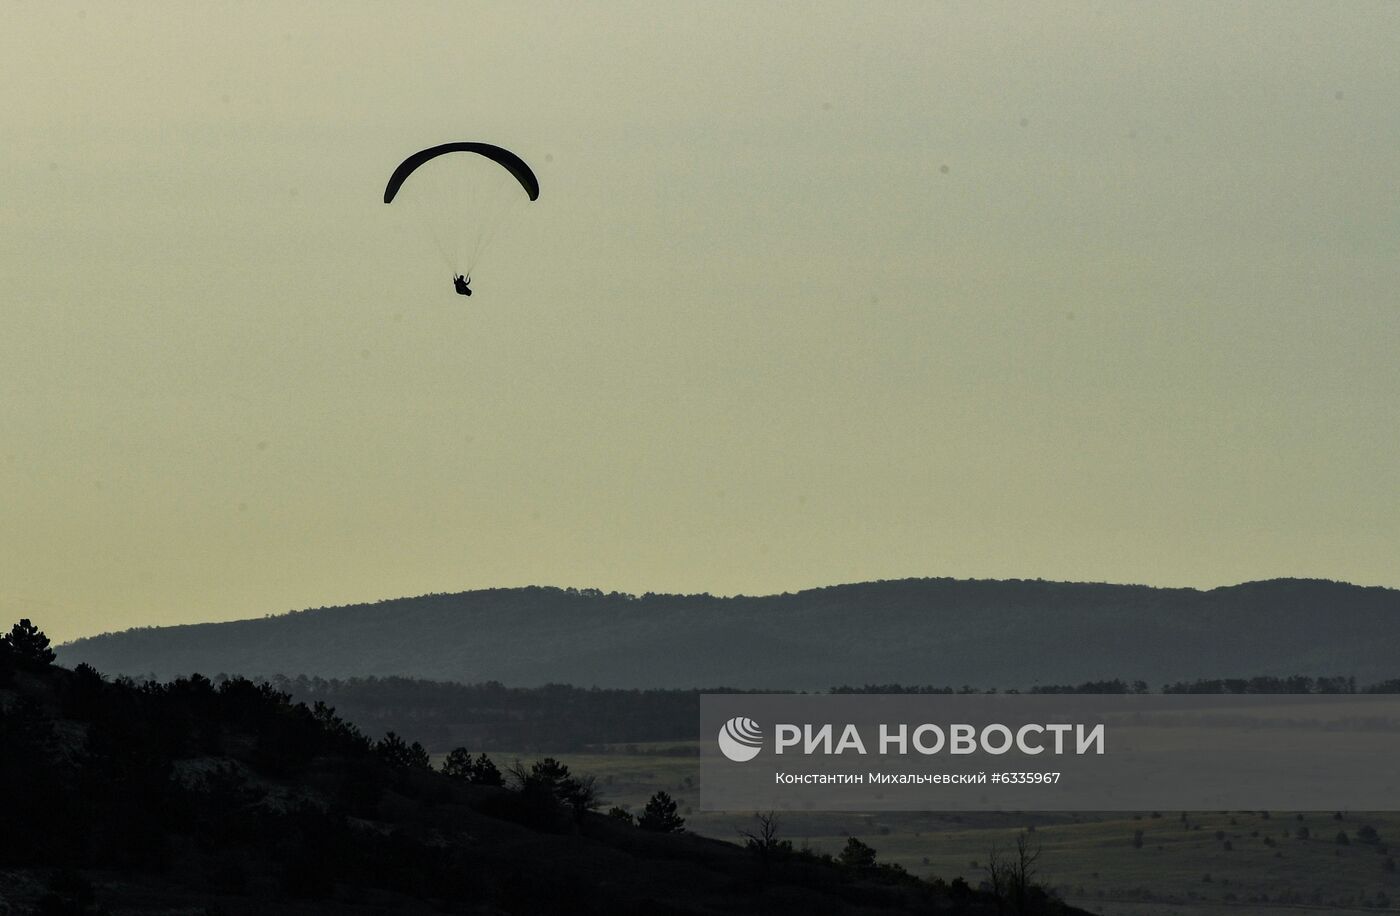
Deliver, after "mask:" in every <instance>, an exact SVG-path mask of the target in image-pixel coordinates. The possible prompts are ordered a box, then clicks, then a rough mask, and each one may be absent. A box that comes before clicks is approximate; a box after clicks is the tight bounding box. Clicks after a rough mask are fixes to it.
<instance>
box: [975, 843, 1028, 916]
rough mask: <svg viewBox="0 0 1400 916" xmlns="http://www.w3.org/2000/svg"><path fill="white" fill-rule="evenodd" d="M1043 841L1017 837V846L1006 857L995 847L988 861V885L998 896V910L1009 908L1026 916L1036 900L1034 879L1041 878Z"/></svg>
mask: <svg viewBox="0 0 1400 916" xmlns="http://www.w3.org/2000/svg"><path fill="white" fill-rule="evenodd" d="M1039 862H1040V841H1039V840H1038V839H1036V840H1033V839H1032V838H1031V837H1030V835H1029V834H1027V833H1025V832H1022V833H1018V834H1016V845H1015V846H1014V847H1013V848H1012V849H1010V850H1008V851H1007V852H1006V853H1003V852H1002V850H1001V849H1000V848H998V847H997V845H996V844H995V843H993V844H992V851H991V854H990V855H989V856H988V857H987V884H988V885H990V889H991V892H992V893H993V894H995V895H996V898H997V908H998V910H999V911H1004V910H1005V908H1006V907H1007V906H1008V905H1009V906H1010V908H1011V912H1013V913H1015V914H1017V916H1027V914H1028V913H1029V912H1030V909H1031V901H1032V899H1033V896H1034V895H1033V894H1032V890H1033V889H1034V888H1035V879H1036V878H1037V877H1038V876H1039V874H1040V866H1039V864H1038V863H1039Z"/></svg>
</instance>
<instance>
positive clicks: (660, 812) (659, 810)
mask: <svg viewBox="0 0 1400 916" xmlns="http://www.w3.org/2000/svg"><path fill="white" fill-rule="evenodd" d="M637 826H638V827H641V828H642V829H643V830H654V831H656V832H657V833H680V832H681V830H682V829H684V827H685V818H683V817H681V816H680V815H678V814H676V802H675V799H673V798H671V796H670V795H668V794H666V793H665V792H657V793H656V794H655V795H653V796H652V797H651V800H650V801H648V802H647V806H646V808H645V809H644V810H643V811H642V816H641V817H639V818H637Z"/></svg>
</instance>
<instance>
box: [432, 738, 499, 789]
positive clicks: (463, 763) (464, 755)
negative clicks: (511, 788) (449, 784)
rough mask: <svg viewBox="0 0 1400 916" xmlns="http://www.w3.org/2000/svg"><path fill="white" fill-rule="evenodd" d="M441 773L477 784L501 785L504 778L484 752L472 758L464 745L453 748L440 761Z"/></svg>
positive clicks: (450, 777)
mask: <svg viewBox="0 0 1400 916" xmlns="http://www.w3.org/2000/svg"><path fill="white" fill-rule="evenodd" d="M442 775H444V776H446V777H448V778H449V779H460V780H461V781H462V782H469V783H472V784H473V785H478V786H503V785H505V779H504V778H502V776H501V771H500V770H498V769H497V768H496V765H495V764H494V763H492V762H491V758H490V757H487V756H486V755H485V754H482V755H480V756H479V757H477V758H476V760H472V755H471V752H470V751H468V750H467V749H466V748H464V747H458V748H453V749H452V752H451V753H450V754H448V755H447V759H446V760H444V761H443V762H442Z"/></svg>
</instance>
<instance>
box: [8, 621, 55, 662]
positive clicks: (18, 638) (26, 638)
mask: <svg viewBox="0 0 1400 916" xmlns="http://www.w3.org/2000/svg"><path fill="white" fill-rule="evenodd" d="M0 642H3V643H4V644H5V646H6V647H7V649H8V652H6V653H5V654H7V655H8V656H9V657H10V659H11V661H12V662H13V664H15V665H16V666H18V667H23V668H47V667H48V666H49V665H51V664H53V660H54V653H53V650H52V649H50V648H49V638H48V637H47V636H45V635H44V631H43V630H40V629H39V628H38V627H36V626H35V625H34V624H32V623H30V622H29V618H28V617H25V618H23V619H21V620H20V622H19V623H17V624H15V625H14V626H13V627H11V628H10V632H9V633H7V634H5V636H3V637H0Z"/></svg>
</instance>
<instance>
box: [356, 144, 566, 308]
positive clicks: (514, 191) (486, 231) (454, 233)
mask: <svg viewBox="0 0 1400 916" xmlns="http://www.w3.org/2000/svg"><path fill="white" fill-rule="evenodd" d="M449 153H465V154H467V155H448V154H449ZM410 178H411V179H412V180H411V181H410V180H409V179H410ZM522 191H524V193H523V194H522V193H521V192H522ZM401 192H402V193H401ZM539 196H540V182H539V179H537V178H536V177H535V173H534V172H533V171H532V170H531V169H530V166H528V165H527V164H526V163H525V160H524V159H521V158H520V157H519V156H517V155H516V154H515V153H513V152H511V151H510V150H508V149H505V148H503V147H500V146H496V145H495V144H492V143H479V142H476V141H462V142H457V143H443V144H440V145H438V146H431V147H428V148H427V149H424V150H419V151H418V152H416V153H414V154H413V155H411V156H409V157H408V158H407V159H405V160H404V161H403V162H401V163H399V166H398V168H396V169H394V173H393V175H391V176H390V177H389V183H388V185H386V186H385V188H384V202H385V203H386V204H387V203H391V202H393V201H394V200H395V199H397V200H398V201H399V203H397V204H396V205H395V210H397V211H401V212H402V213H403V215H404V216H405V217H406V218H407V221H408V222H409V223H410V224H412V226H413V228H414V230H415V234H417V232H418V231H419V230H420V229H421V230H422V231H423V232H424V234H425V235H426V239H425V240H429V241H431V242H432V246H433V247H434V248H436V249H437V251H438V254H439V255H441V257H442V260H443V263H444V264H445V265H446V266H448V267H450V268H451V269H452V272H453V277H454V283H453V285H454V287H455V288H456V290H457V292H458V293H461V294H462V295H464V296H470V295H471V289H470V288H469V287H466V283H465V282H463V280H466V278H469V277H470V276H471V274H472V271H473V270H474V269H475V268H476V266H477V260H478V259H479V258H480V257H481V255H482V253H483V252H484V251H485V250H486V248H487V246H488V245H489V244H490V243H491V241H492V239H493V238H495V236H496V234H497V232H498V231H499V230H500V229H501V228H502V226H504V225H505V224H506V223H507V222H509V221H510V219H511V218H512V216H513V215H514V214H516V213H518V212H519V211H521V210H523V209H524V208H525V205H526V204H528V203H529V202H530V201H533V200H536V199H537V198H538V197H539ZM455 278H462V279H460V280H459V279H455ZM466 282H470V281H469V280H466ZM464 287H466V288H464Z"/></svg>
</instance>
